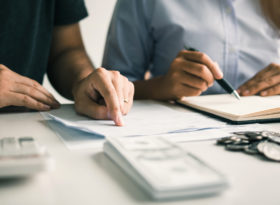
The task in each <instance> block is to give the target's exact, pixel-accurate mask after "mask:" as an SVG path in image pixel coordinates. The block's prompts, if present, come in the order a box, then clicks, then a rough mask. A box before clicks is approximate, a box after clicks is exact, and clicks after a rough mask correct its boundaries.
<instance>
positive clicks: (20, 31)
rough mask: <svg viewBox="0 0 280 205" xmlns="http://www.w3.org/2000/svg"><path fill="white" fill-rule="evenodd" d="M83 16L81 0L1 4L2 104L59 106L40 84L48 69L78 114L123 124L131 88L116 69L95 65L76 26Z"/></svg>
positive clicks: (15, 0)
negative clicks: (95, 67) (73, 102)
mask: <svg viewBox="0 0 280 205" xmlns="http://www.w3.org/2000/svg"><path fill="white" fill-rule="evenodd" d="M87 15H88V14H87V10H86V7H85V4H84V1H83V0H36V1H33V0H22V1H18V0H3V1H1V2H0V19H1V22H0V26H1V29H0V64H1V65H0V108H3V107H6V106H11V105H13V106H24V107H27V108H31V109H35V110H40V111H45V110H49V109H52V108H57V107H59V103H58V102H57V101H56V99H55V98H54V97H53V96H52V95H51V94H50V93H49V92H48V91H47V90H46V89H45V88H43V87H42V85H41V83H42V81H43V76H44V74H45V73H47V75H48V78H49V79H50V82H51V83H52V85H53V86H54V87H55V89H56V90H58V92H59V93H60V94H62V95H63V96H64V97H66V98H69V99H73V100H74V101H75V108H76V111H77V112H78V113H81V114H84V115H87V116H89V117H92V118H94V119H112V120H114V122H115V124H116V125H122V124H123V123H122V115H124V114H127V113H128V111H129V110H130V108H131V106H132V101H133V94H134V87H133V84H132V83H130V82H129V81H128V80H127V78H126V77H124V76H122V75H120V73H119V72H118V71H107V70H106V69H104V68H98V69H94V66H93V64H92V63H91V61H90V59H89V57H88V55H87V53H86V50H85V48H84V45H83V41H82V37H81V34H80V28H79V21H80V20H81V19H83V18H85V17H86V16H87Z"/></svg>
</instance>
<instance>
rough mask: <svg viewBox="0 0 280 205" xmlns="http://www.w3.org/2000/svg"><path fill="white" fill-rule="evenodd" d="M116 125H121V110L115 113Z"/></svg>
mask: <svg viewBox="0 0 280 205" xmlns="http://www.w3.org/2000/svg"><path fill="white" fill-rule="evenodd" d="M116 125H117V126H123V118H122V114H121V112H118V114H117V119H116Z"/></svg>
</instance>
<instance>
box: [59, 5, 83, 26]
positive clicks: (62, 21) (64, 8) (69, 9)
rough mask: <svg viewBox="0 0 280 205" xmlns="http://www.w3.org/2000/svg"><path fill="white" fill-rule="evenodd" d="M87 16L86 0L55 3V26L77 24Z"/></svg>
mask: <svg viewBox="0 0 280 205" xmlns="http://www.w3.org/2000/svg"><path fill="white" fill-rule="evenodd" d="M87 16H88V13H87V9H86V6H85V2H84V0H56V2H55V19H54V24H55V25H58V26H59V25H67V24H73V23H77V22H79V21H80V20H81V19H83V18H85V17H87Z"/></svg>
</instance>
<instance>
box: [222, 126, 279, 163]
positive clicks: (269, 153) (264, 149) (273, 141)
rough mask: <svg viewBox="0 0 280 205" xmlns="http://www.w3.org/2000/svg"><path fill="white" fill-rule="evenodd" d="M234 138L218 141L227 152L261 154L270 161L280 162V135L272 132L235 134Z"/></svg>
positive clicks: (224, 138)
mask: <svg viewBox="0 0 280 205" xmlns="http://www.w3.org/2000/svg"><path fill="white" fill-rule="evenodd" d="M232 134H233V135H232V136H229V137H223V138H221V139H218V140H217V144H218V145H223V146H225V148H226V149H227V150H231V151H244V152H246V153H248V154H261V155H263V156H264V157H266V158H267V159H269V160H273V161H278V162H280V133H279V132H272V131H245V132H243V131H242V132H233V133H232Z"/></svg>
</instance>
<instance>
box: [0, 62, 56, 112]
mask: <svg viewBox="0 0 280 205" xmlns="http://www.w3.org/2000/svg"><path fill="white" fill-rule="evenodd" d="M11 105H13V106H24V107H27V108H30V109H34V110H40V111H46V110H50V109H51V108H58V107H59V106H60V105H59V103H58V102H57V101H56V99H55V98H54V97H53V96H52V94H51V93H49V92H48V91H47V90H46V89H45V88H44V87H43V86H42V85H40V84H39V83H38V82H36V81H35V80H32V79H30V78H27V77H24V76H21V75H19V74H17V73H15V72H13V71H12V70H10V69H9V68H7V67H6V66H4V65H0V108H2V107H6V106H11Z"/></svg>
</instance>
